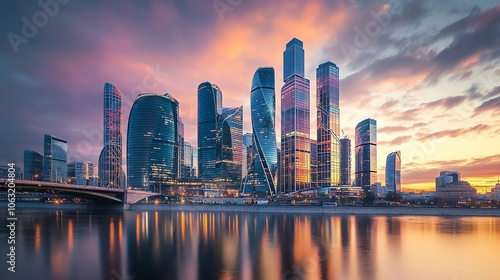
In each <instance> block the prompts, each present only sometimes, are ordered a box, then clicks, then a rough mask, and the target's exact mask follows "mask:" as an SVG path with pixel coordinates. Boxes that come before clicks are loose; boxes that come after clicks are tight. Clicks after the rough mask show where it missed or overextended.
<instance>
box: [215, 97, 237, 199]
mask: <svg viewBox="0 0 500 280" xmlns="http://www.w3.org/2000/svg"><path fill="white" fill-rule="evenodd" d="M218 127H219V131H218V136H217V141H218V143H217V155H216V156H217V159H216V169H217V170H218V171H219V172H220V175H219V176H218V178H217V181H218V182H219V184H220V185H221V186H223V187H225V188H232V189H239V188H240V185H241V164H242V161H243V151H242V145H243V106H241V107H236V108H223V109H222V114H221V115H220V124H219V125H218Z"/></svg>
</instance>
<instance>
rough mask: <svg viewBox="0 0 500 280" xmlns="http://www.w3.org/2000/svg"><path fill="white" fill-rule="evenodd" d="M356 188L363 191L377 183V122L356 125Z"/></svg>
mask: <svg viewBox="0 0 500 280" xmlns="http://www.w3.org/2000/svg"><path fill="white" fill-rule="evenodd" d="M355 157H356V159H355V169H356V171H355V175H356V186H358V187H363V188H364V189H365V190H366V189H367V188H369V187H370V185H371V184H374V183H375V182H376V181H377V121H376V120H374V119H366V120H363V121H361V122H360V123H358V125H357V126H356V135H355Z"/></svg>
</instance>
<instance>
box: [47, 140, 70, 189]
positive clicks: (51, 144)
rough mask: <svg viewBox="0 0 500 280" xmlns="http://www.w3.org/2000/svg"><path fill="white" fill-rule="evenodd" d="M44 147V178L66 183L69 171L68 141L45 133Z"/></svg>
mask: <svg viewBox="0 0 500 280" xmlns="http://www.w3.org/2000/svg"><path fill="white" fill-rule="evenodd" d="M43 146H44V149H43V180H44V181H45V182H57V183H66V177H67V173H68V141H66V140H64V139H62V138H58V137H55V136H53V135H48V134H45V137H44V145H43Z"/></svg>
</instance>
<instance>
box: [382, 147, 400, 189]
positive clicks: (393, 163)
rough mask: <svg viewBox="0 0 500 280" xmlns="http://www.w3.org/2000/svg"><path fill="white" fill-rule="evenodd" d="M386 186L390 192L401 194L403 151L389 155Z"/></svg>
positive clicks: (386, 166)
mask: <svg viewBox="0 0 500 280" xmlns="http://www.w3.org/2000/svg"><path fill="white" fill-rule="evenodd" d="M385 186H386V187H387V191H389V192H398V193H399V192H401V151H396V152H392V153H390V154H389V155H387V161H386V163H385Z"/></svg>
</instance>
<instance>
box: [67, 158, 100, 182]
mask: <svg viewBox="0 0 500 280" xmlns="http://www.w3.org/2000/svg"><path fill="white" fill-rule="evenodd" d="M93 177H94V164H93V163H92V162H89V161H75V162H70V163H68V179H71V183H73V184H76V185H84V186H85V185H89V179H90V178H93Z"/></svg>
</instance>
